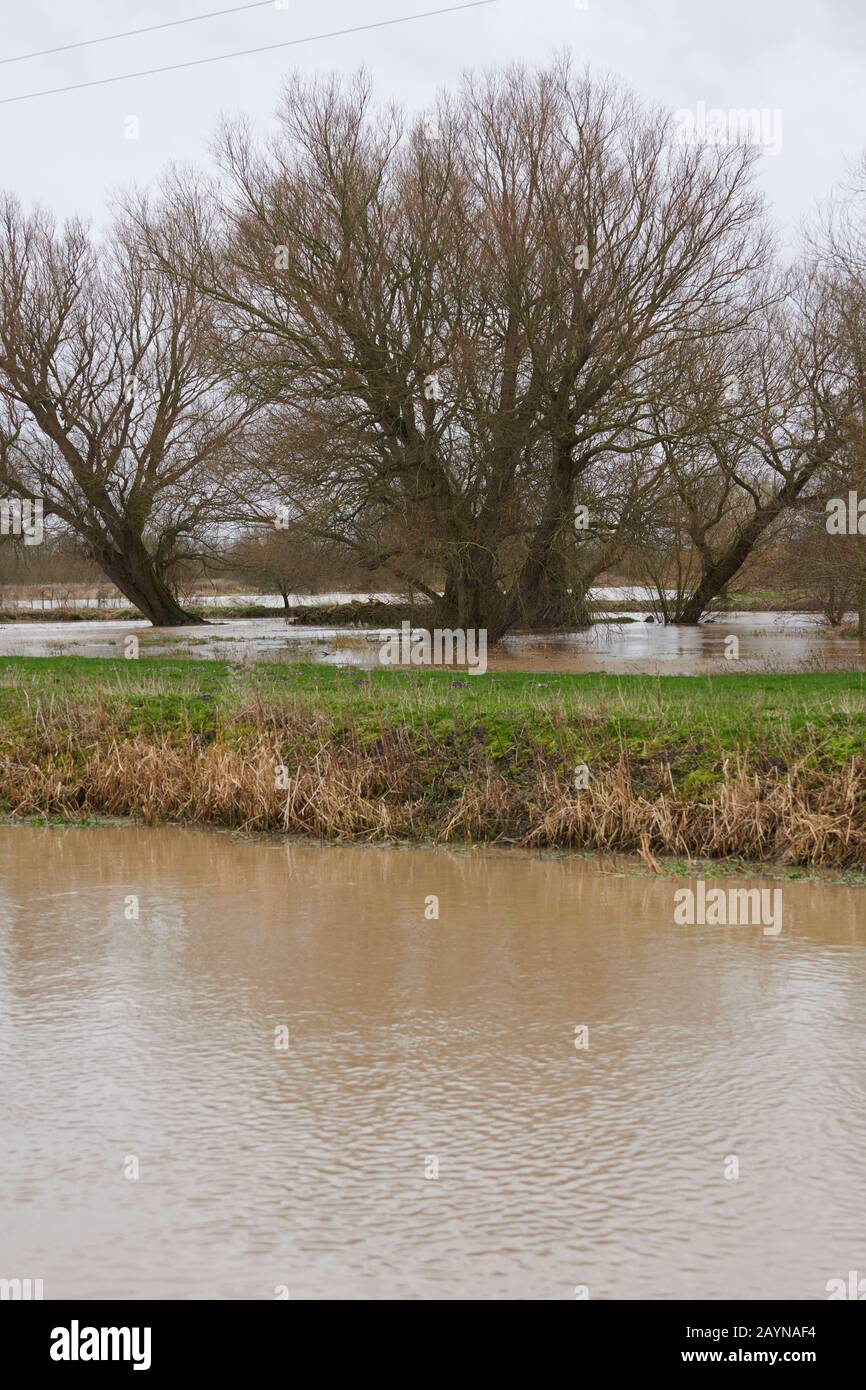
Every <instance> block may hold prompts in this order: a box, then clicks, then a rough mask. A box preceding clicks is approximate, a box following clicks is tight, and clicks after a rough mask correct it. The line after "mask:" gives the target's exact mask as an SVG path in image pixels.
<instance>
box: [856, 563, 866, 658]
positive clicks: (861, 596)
mask: <svg viewBox="0 0 866 1390" xmlns="http://www.w3.org/2000/svg"><path fill="white" fill-rule="evenodd" d="M857 636H858V637H859V638H860V641H861V642H863V641H866V574H863V575H861V576H860V580H859V583H858V585H857Z"/></svg>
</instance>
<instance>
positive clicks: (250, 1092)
mask: <svg viewBox="0 0 866 1390" xmlns="http://www.w3.org/2000/svg"><path fill="white" fill-rule="evenodd" d="M612 868H613V866H608V870H610V869H612ZM756 882H758V881H757V880H755V881H748V884H749V886H753V885H754V883H756ZM0 885H2V887H0V1049H2V1069H0V1071H2V1082H0V1085H2V1111H3V1123H2V1131H0V1165H2V1173H3V1185H2V1242H0V1277H3V1278H7V1279H14V1278H22V1279H23V1278H30V1279H36V1278H40V1279H42V1280H43V1288H44V1296H45V1297H46V1298H51V1297H83V1298H104V1297H112V1296H115V1297H122V1298H144V1297H163V1298H194V1297H198V1298H203V1297H216V1298H229V1299H231V1298H265V1299H267V1298H273V1297H274V1296H275V1291H279V1292H282V1290H283V1289H286V1290H288V1292H289V1293H290V1295H291V1296H292V1297H294V1298H303V1297H315V1298H346V1299H355V1298H384V1297H387V1298H401V1299H403V1298H410V1299H412V1298H434V1299H454V1298H472V1299H476V1298H478V1299H495V1298H532V1299H572V1298H574V1297H575V1289H576V1288H577V1287H578V1286H586V1287H587V1288H588V1290H589V1296H590V1297H591V1298H611V1297H626V1298H641V1299H643V1298H682V1297H697V1298H702V1299H713V1298H720V1297H734V1298H747V1299H752V1298H806V1299H813V1298H814V1299H822V1298H826V1296H827V1294H826V1291H825V1290H826V1285H827V1281H828V1280H830V1279H833V1278H842V1279H845V1280H847V1279H848V1275H849V1271H850V1270H852V1269H853V1270H860V1271H862V1272H864V1273H866V1175H864V1164H863V1152H864V1140H866V1106H864V1099H866V1097H864V1089H866V1069H864V1065H863V1058H864V1051H866V896H864V890H859V889H856V888H846V887H838V886H826V885H820V886H816V885H813V884H802V883H792V882H787V883H785V884H784V885H783V895H784V896H783V909H784V912H783V928H782V931H781V932H780V934H779V935H778V936H776V937H769V936H766V935H764V934H763V932H762V931H761V929H760V927H755V928H752V927H744V928H728V929H723V928H712V927H682V926H677V925H675V923H674V912H673V892H674V890H675V888H676V886H677V885H676V883H675V882H674V881H673V880H668V879H649V878H645V877H638V876H636V875H635V874H634V873H632V872H625V871H623V870H622V868H621V869H620V871H619V872H612V871H605V869H604V866H601V867H600V866H599V865H598V864H597V863H596V862H595V861H582V860H576V859H570V858H559V859H554V858H551V859H542V858H532V857H528V856H527V857H523V856H518V855H511V854H508V853H498V854H497V853H491V852H484V853H482V852H478V853H472V854H460V853H455V852H450V851H439V850H435V851H434V850H430V851H428V850H423V849H396V848H388V849H379V848H369V849H367V848H333V847H332V848H328V847H319V846H317V845H307V844H299V843H276V842H258V843H255V842H248V841H242V840H238V839H233V838H231V837H229V836H226V835H222V834H217V833H208V832H203V831H193V830H179V829H156V830H150V829H142V828H136V827H126V826H124V827H116V828H115V827H109V828H102V829H84V828H82V829H69V830H58V829H43V828H34V827H24V828H22V827H12V826H10V827H0ZM777 886H778V885H777ZM132 895H134V896H135V897H136V898H137V899H138V910H139V916H138V918H137V919H135V917H134V915H132V916H131V915H129V914H131V913H134V910H135V906H134V903H133V902H132ZM431 895H436V896H437V897H438V899H439V918H438V920H434V919H432V918H431V919H430V920H428V919H427V918H426V917H425V902H426V901H427V900H428V899H429V898H430V897H431ZM432 910H433V907H432V904H430V903H427V911H428V912H431V911H432ZM584 1026H585V1027H586V1028H588V1030H589V1031H588V1047H586V1048H576V1047H575V1041H580V1035H579V1034H578V1035H576V1033H575V1030H576V1029H577V1028H580V1027H584ZM281 1028H287V1029H288V1030H289V1031H288V1047H287V1049H285V1050H283V1049H281V1048H278V1047H277V1046H275V1043H277V1042H281V1041H283V1040H284V1036H285V1035H281V1034H279V1033H277V1032H276V1031H275V1030H278V1029H281ZM732 1157H733V1158H735V1159H736V1160H737V1163H738V1165H739V1177H738V1178H736V1179H734V1178H732V1177H730V1176H726V1169H727V1171H728V1173H729V1174H730V1172H731V1171H732V1165H731V1159H732ZM133 1160H135V1164H137V1171H138V1176H137V1178H136V1177H135V1176H134V1173H135V1171H136V1170H135V1164H134V1163H133V1162H132V1161H133ZM434 1160H435V1162H434ZM437 1166H438V1176H434V1174H435V1172H436V1169H437Z"/></svg>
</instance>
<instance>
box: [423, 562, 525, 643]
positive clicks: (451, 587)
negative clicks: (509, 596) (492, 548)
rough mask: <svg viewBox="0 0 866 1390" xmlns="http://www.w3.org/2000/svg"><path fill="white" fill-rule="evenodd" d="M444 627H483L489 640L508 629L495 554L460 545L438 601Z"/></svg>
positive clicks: (441, 622) (437, 617) (440, 621)
mask: <svg viewBox="0 0 866 1390" xmlns="http://www.w3.org/2000/svg"><path fill="white" fill-rule="evenodd" d="M434 611H435V615H436V622H437V624H438V625H439V626H441V627H449V628H462V629H463V630H464V631H466V630H467V629H469V628H474V629H476V630H478V629H483V630H484V631H486V633H487V640H488V642H497V641H498V640H499V638H500V637H501V636H502V635H503V633H504V632H506V631H507V629H508V627H509V623H508V620H507V614H506V602H505V595H504V594H503V592H502V590H501V588H500V586H499V584H498V583H497V582H496V578H495V576H494V572H493V556H492V554H491V553H490V552H489V551H488V550H484V549H482V548H481V547H480V546H477V545H472V546H470V545H461V546H460V547H458V548H457V549H455V551H454V552H453V554H452V558H451V560H450V562H449V563H448V564H447V566H446V579H445V588H444V590H443V593H442V596H441V598H440V599H439V601H438V603H437V604H436V605H435V610H434Z"/></svg>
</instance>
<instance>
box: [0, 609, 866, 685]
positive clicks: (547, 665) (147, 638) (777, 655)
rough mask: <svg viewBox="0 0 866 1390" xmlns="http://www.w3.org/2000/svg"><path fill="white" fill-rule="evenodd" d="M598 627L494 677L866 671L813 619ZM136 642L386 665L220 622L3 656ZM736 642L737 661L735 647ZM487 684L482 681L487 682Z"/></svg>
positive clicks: (523, 638) (361, 636) (364, 646)
mask: <svg viewBox="0 0 866 1390" xmlns="http://www.w3.org/2000/svg"><path fill="white" fill-rule="evenodd" d="M631 616H632V617H633V619H634V621H632V622H629V623H597V624H595V625H594V626H593V627H591V628H589V629H587V630H586V631H582V632H573V633H562V634H557V635H555V636H551V635H542V634H538V633H512V634H509V636H508V637H506V638H505V640H504V641H503V642H501V643H499V644H498V645H497V646H495V647H491V648H490V650H489V652H488V658H487V664H488V668H489V669H490V670H491V671H537V672H557V671H559V672H575V673H579V672H587V671H609V672H617V673H620V674H637V673H641V672H643V673H647V674H650V675H705V674H712V673H717V674H718V673H725V674H730V673H731V672H736V671H739V672H751V673H754V672H775V671H809V670H819V671H824V670H838V671H851V670H857V671H859V670H866V643H861V642H857V641H852V640H850V639H847V638H843V637H841V636H840V635H839V633H838V632H834V631H833V630H832V629H830V628H827V627H826V626H824V625H823V624H822V621H821V619H820V618H819V617H817V616H816V615H814V614H810V613H729V614H726V615H725V617H724V618H718V619H714V620H713V621H712V622H708V623H705V624H701V625H700V626H698V627H682V626H677V625H671V626H670V627H664V626H662V625H661V624H658V623H648V622H646V621H645V615H644V614H633V615H631ZM130 634H132V635H134V636H136V637H137V638H138V640H139V643H140V655H141V656H143V657H165V656H171V657H192V658H203V659H218V660H223V661H247V660H248V661H279V662H300V661H311V662H315V663H319V664H322V665H330V666H356V667H360V668H365V669H372V668H375V667H377V666H380V665H381V659H380V654H381V649H382V646H383V638H384V636H385V634H383V633H382V631H381V630H380V629H378V628H356V629H351V630H347V629H346V628H326V627H316V626H312V625H305V624H287V623H286V622H285V621H284V620H283V619H282V618H243V619H229V620H226V621H225V622H218V621H214V622H212V623H210V624H207V625H202V626H200V627H199V626H195V627H189V628H182V629H177V628H152V627H151V626H150V625H149V624H148V623H145V622H114V621H104V622H103V621H92V620H90V621H88V620H85V621H82V622H72V623H69V622H65V623H64V622H57V623H53V622H33V623H8V624H3V625H0V656H61V655H75V656H98V657H120V656H123V655H124V650H125V649H124V640H125V638H126V637H127V636H129V635H130ZM730 637H736V639H737V644H738V645H737V648H736V659H730V658H729V656H728V653H729V652H731V651H733V650H734V649H733V648H732V647H731V645H730V644H729V642H728V639H729V638H730ZM480 678H481V677H479V679H480Z"/></svg>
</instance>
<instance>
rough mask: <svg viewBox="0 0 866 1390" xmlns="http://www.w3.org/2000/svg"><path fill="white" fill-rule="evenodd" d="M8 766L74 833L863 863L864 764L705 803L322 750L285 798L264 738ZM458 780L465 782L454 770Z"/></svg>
mask: <svg viewBox="0 0 866 1390" xmlns="http://www.w3.org/2000/svg"><path fill="white" fill-rule="evenodd" d="M43 738H44V742H43V745H42V748H41V750H40V752H39V755H38V756H36V755H35V752H31V753H29V754H28V755H27V756H26V757H21V758H20V759H17V758H14V757H7V758H5V759H4V760H2V761H0V788H2V794H3V798H4V801H5V802H6V804H7V806H9V807H10V808H11V810H12V813H13V814H14V815H16V816H33V815H40V816H49V817H53V818H63V819H69V820H78V819H84V818H89V817H93V816H131V817H135V818H138V819H141V820H143V821H146V822H150V823H155V822H165V821H183V822H190V823H198V824H210V825H219V826H227V827H236V828H239V829H242V830H245V831H272V832H273V831H289V832H293V833H300V834H304V835H312V836H316V837H320V838H327V839H362V840H382V839H406V840H418V839H435V840H441V841H449V840H477V841H496V842H499V843H508V844H514V845H522V846H533V847H537V848H542V847H544V848H552V847H556V848H582V849H598V850H604V851H631V852H637V853H640V854H641V856H642V857H643V859H644V861H645V862H646V863H647V864H648V865H649V866H650V867H652V866H653V862H654V861H653V856H654V855H656V854H667V855H676V856H683V857H687V856H692V857H695V858H712V857H728V856H738V857H742V858H747V859H752V860H764V861H770V860H775V861H779V862H787V863H790V864H800V865H811V866H819V865H824V866H830V867H839V868H842V867H844V868H851V867H857V866H862V865H863V864H864V863H866V764H864V760H863V759H853V760H852V761H851V762H850V763H849V764H848V765H847V766H845V767H843V768H840V769H837V770H834V771H827V772H818V771H816V770H815V769H814V768H812V769H811V770H810V771H809V772H808V774H806V773H804V772H802V771H800V770H799V769H797V768H794V769H791V770H789V771H787V772H786V773H776V772H772V771H771V772H770V773H768V774H767V775H763V774H762V775H760V776H759V775H756V774H755V773H754V772H751V773H749V772H747V771H746V769H745V767H744V766H743V765H735V764H731V765H727V766H726V768H725V773H724V779H723V780H722V781H721V782H720V783H719V784H718V785H717V786H716V787H715V788H714V789H713V791H712V793H711V794H710V793H708V794H706V796H705V797H704V799H697V800H695V799H692V798H687V797H684V796H683V795H681V794H679V793H677V792H676V790H675V789H674V787H673V785H672V784H668V783H664V782H663V783H661V784H660V785H659V786H658V787H656V788H655V789H654V790H653V791H651V792H647V791H646V790H645V789H644V790H640V789H639V788H637V787H635V785H634V784H633V781H632V778H631V775H630V772H629V767H628V764H627V762H626V761H625V760H621V761H620V763H619V764H618V765H616V766H613V767H611V768H609V769H607V770H603V771H600V772H599V773H598V775H597V776H593V778H592V779H591V781H590V784H589V786H588V787H587V788H586V789H585V790H582V791H575V790H573V788H572V787H571V786H570V785H569V783H568V782H567V781H566V779H565V774H564V772H561V771H558V770H557V769H555V768H552V767H551V766H549V765H547V764H545V763H544V762H543V761H541V760H539V761H538V762H537V763H536V764H535V765H532V766H530V767H528V768H526V769H524V770H523V772H522V773H521V775H520V776H519V777H518V776H515V775H514V774H513V773H508V772H505V771H501V770H498V769H497V768H496V767H495V766H494V765H493V764H491V763H489V762H483V761H479V762H478V764H477V765H474V766H470V767H467V768H466V769H465V782H464V785H463V786H462V788H461V789H459V790H451V791H448V790H447V788H446V789H445V790H439V791H438V792H437V791H435V790H431V778H430V775H429V772H430V769H429V767H426V768H425V765H424V764H423V762H421V761H420V760H418V759H416V758H414V757H413V756H412V755H411V750H410V749H408V748H404V747H400V746H398V745H394V746H392V747H380V748H378V749H376V750H373V751H371V750H366V751H364V750H362V749H360V748H358V747H355V746H353V745H351V744H346V745H340V746H336V745H332V744H329V743H326V742H325V743H323V744H322V745H321V746H320V748H319V750H318V752H316V753H315V754H314V755H311V756H310V757H309V758H307V759H306V760H305V761H304V762H303V763H302V764H301V765H299V766H294V767H292V766H289V767H288V768H287V785H286V786H284V787H279V786H277V785H276V783H277V777H276V775H275V774H276V767H277V765H278V764H280V763H281V761H282V758H281V755H280V754H279V752H278V751H277V749H276V746H275V743H274V742H273V741H272V740H271V739H269V738H268V737H267V736H264V735H262V734H255V735H251V736H250V738H249V739H247V740H245V741H243V742H242V743H241V744H239V745H227V744H225V743H222V742H214V743H211V744H202V742H201V740H200V739H197V738H196V737H194V736H192V735H190V737H189V738H188V739H186V740H184V739H181V740H178V739H177V738H174V739H171V738H168V737H162V736H158V735H153V734H142V735H138V736H136V737H131V738H125V739H118V738H114V739H111V740H110V741H106V742H105V743H104V744H98V745H95V746H92V748H91V750H90V756H89V757H88V760H87V761H86V763H85V762H83V761H82V759H81V758H80V757H76V756H75V751H74V750H73V749H72V748H71V747H70V744H69V740H68V739H67V740H65V741H64V740H58V742H57V743H56V744H54V745H53V746H51V744H50V740H49V738H48V735H47V730H45V731H44V734H43ZM451 771H452V773H453V771H454V770H453V769H451Z"/></svg>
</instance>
